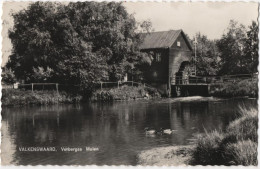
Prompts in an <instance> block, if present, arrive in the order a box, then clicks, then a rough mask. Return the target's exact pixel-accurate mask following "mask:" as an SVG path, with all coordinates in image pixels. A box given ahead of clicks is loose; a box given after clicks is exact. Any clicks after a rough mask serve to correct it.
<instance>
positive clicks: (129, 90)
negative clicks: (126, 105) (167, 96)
mask: <svg viewBox="0 0 260 169" xmlns="http://www.w3.org/2000/svg"><path fill="white" fill-rule="evenodd" d="M150 97H152V98H158V97H160V94H159V93H158V91H157V90H156V89H151V88H145V87H143V86H139V87H135V86H127V85H124V86H121V87H119V88H110V89H103V90H97V91H95V92H94V93H93V95H92V97H91V100H92V101H109V100H131V99H140V98H150Z"/></svg>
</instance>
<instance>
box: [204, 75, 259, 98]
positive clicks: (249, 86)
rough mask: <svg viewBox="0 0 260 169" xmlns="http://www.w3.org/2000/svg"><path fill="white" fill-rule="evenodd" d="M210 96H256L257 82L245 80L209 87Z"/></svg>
mask: <svg viewBox="0 0 260 169" xmlns="http://www.w3.org/2000/svg"><path fill="white" fill-rule="evenodd" d="M209 92H210V95H211V96H218V97H235V96H250V97H257V96H258V82H257V81H256V80H251V79H249V80H248V79H246V80H241V81H235V82H226V83H223V84H219V85H212V86H211V87H210V91H209Z"/></svg>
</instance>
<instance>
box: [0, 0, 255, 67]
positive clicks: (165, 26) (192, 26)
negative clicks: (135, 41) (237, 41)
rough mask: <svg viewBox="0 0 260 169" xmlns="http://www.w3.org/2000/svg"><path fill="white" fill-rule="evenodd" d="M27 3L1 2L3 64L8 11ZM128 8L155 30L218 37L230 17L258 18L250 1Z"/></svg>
mask: <svg viewBox="0 0 260 169" xmlns="http://www.w3.org/2000/svg"><path fill="white" fill-rule="evenodd" d="M28 3H29V2H5V3H4V4H3V16H2V19H3V31H2V37H3V44H2V53H3V56H2V65H5V63H6V61H7V59H8V56H9V55H10V54H11V49H12V45H11V42H10V40H9V38H8V29H10V28H12V26H13V21H12V17H11V16H10V14H11V12H17V11H19V10H21V9H24V8H26V7H27V6H28ZM123 5H124V6H125V7H126V9H127V11H128V12H129V13H131V14H134V16H135V18H136V20H137V21H144V20H148V19H149V20H150V21H151V22H152V25H153V28H154V30H155V31H165V30H170V29H173V30H176V29H182V30H183V31H184V32H185V33H187V34H188V35H189V36H190V37H193V36H194V35H195V33H196V32H201V33H202V34H205V35H207V36H208V37H209V38H210V39H218V38H220V37H221V35H222V34H223V32H224V30H225V29H226V28H227V26H228V23H229V21H230V20H231V19H234V20H236V21H238V22H239V23H242V24H244V25H246V26H248V25H250V23H251V22H252V21H253V20H255V21H257V17H258V4H257V3H253V2H250V3H248V2H228V3H227V2H171V3H170V2H124V3H123Z"/></svg>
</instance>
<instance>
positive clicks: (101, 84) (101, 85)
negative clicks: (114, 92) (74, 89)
mask: <svg viewBox="0 0 260 169" xmlns="http://www.w3.org/2000/svg"><path fill="white" fill-rule="evenodd" d="M102 84H103V83H102V82H100V88H101V90H102Z"/></svg>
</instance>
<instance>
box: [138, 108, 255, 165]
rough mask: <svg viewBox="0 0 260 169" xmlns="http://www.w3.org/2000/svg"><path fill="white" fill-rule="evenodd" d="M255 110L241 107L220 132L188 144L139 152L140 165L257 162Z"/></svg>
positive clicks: (208, 134) (200, 136) (200, 137)
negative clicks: (190, 144)
mask: <svg viewBox="0 0 260 169" xmlns="http://www.w3.org/2000/svg"><path fill="white" fill-rule="evenodd" d="M257 129H258V112H257V109H253V108H251V109H245V108H241V110H240V112H239V117H238V118H237V119H235V120H234V121H232V122H231V123H230V124H229V125H228V126H227V128H226V129H225V130H224V131H213V132H209V133H208V132H206V133H205V134H201V135H198V136H197V138H196V141H195V144H194V145H192V146H171V147H161V148H154V149H151V150H146V151H142V152H141V153H140V154H139V155H138V163H139V164H140V165H228V166H230V165H244V166H248V165H255V166H256V165H257V147H258V143H257V138H258V137H257Z"/></svg>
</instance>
